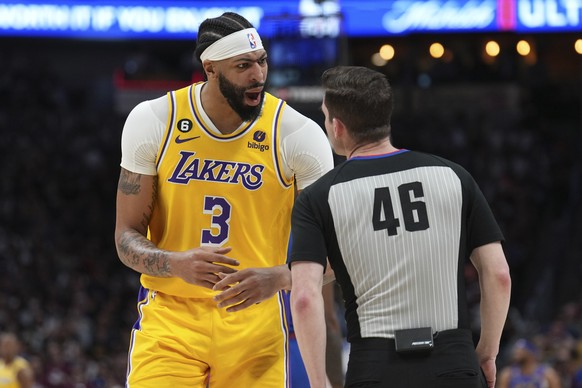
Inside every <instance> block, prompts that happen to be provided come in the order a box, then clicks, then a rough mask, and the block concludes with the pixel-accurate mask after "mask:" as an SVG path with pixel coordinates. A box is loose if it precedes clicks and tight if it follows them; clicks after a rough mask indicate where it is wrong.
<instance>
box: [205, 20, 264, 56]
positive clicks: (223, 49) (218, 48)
mask: <svg viewBox="0 0 582 388" xmlns="http://www.w3.org/2000/svg"><path fill="white" fill-rule="evenodd" d="M262 48H263V42H262V41H261V37H260V36H259V34H258V33H257V30H255V29H254V28H247V29H244V30H240V31H237V32H233V33H232V34H230V35H227V36H225V37H224V38H220V39H218V40H217V41H216V42H214V43H212V44H211V45H210V46H208V47H207V48H206V50H204V51H203V52H202V54H201V55H200V61H201V62H202V63H204V61H205V60H211V61H221V60H223V59H227V58H232V57H234V56H237V55H240V54H245V53H250V52H252V51H257V50H260V49H262Z"/></svg>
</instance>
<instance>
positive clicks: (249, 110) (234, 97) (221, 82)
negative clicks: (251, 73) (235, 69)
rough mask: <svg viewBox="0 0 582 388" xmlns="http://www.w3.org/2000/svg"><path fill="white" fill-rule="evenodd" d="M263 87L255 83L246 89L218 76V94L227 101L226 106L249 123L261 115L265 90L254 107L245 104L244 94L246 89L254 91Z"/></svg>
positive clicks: (220, 75) (222, 76)
mask: <svg viewBox="0 0 582 388" xmlns="http://www.w3.org/2000/svg"><path fill="white" fill-rule="evenodd" d="M261 86H264V84H261V83H258V82H257V83H255V84H253V85H250V86H248V87H241V86H236V85H235V84H233V83H232V82H230V81H229V80H228V79H227V78H226V77H225V76H224V75H222V74H219V75H218V87H219V89H220V92H221V93H222V95H223V96H224V98H226V101H228V104H229V105H230V107H231V108H232V110H234V111H235V112H236V113H237V114H238V115H239V116H240V118H241V119H242V120H243V121H251V120H254V119H256V118H257V117H259V115H260V113H261V108H262V107H263V100H264V98H265V89H263V90H262V91H261V93H260V96H259V98H260V102H259V104H257V105H256V106H250V105H247V104H245V92H246V91H247V90H248V89H254V88H258V87H261Z"/></svg>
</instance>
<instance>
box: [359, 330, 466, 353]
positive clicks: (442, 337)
mask: <svg viewBox="0 0 582 388" xmlns="http://www.w3.org/2000/svg"><path fill="white" fill-rule="evenodd" d="M432 337H433V340H434V342H435V346H438V343H439V342H447V340H448V339H459V338H469V339H471V340H472V338H473V337H472V334H471V330H469V329H450V330H443V331H437V332H435V333H434V334H433V336H432ZM349 342H350V343H351V344H352V345H361V346H363V347H365V348H366V349H378V350H386V349H388V350H392V351H395V350H396V341H395V340H394V338H383V337H370V338H357V339H353V340H350V341H349Z"/></svg>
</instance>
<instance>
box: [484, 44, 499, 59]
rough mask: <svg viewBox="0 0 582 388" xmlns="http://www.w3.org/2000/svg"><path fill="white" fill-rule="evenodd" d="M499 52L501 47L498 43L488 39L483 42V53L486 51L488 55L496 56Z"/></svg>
mask: <svg viewBox="0 0 582 388" xmlns="http://www.w3.org/2000/svg"><path fill="white" fill-rule="evenodd" d="M500 52H501V48H500V47H499V43H497V42H496V41H494V40H490V41H489V42H487V43H486V44H485V53H487V55H488V56H490V57H496V56H498V55H499V53H500Z"/></svg>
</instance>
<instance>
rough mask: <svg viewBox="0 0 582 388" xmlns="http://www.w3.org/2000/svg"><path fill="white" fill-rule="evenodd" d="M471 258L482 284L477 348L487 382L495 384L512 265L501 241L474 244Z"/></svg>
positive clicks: (509, 292) (489, 385)
mask: <svg viewBox="0 0 582 388" xmlns="http://www.w3.org/2000/svg"><path fill="white" fill-rule="evenodd" d="M471 261H472V262H473V265H474V266H475V268H476V269H477V272H478V273H479V286H480V288H481V336H480V339H479V343H478V344H477V349H476V351H477V356H478V358H479V363H480V364H481V368H482V369H483V372H484V374H485V378H486V379H487V386H488V387H490V388H493V387H494V386H495V376H496V374H497V369H496V366H495V359H496V357H497V353H499V342H500V340H501V333H502V331H503V326H504V325H505V320H506V318H507V312H508V310H509V299H510V295H511V278H510V275H509V266H508V265H507V260H506V258H505V254H504V253H503V248H502V246H501V243H500V242H494V243H490V244H486V245H482V246H480V247H477V248H475V249H474V250H473V252H472V254H471Z"/></svg>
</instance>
